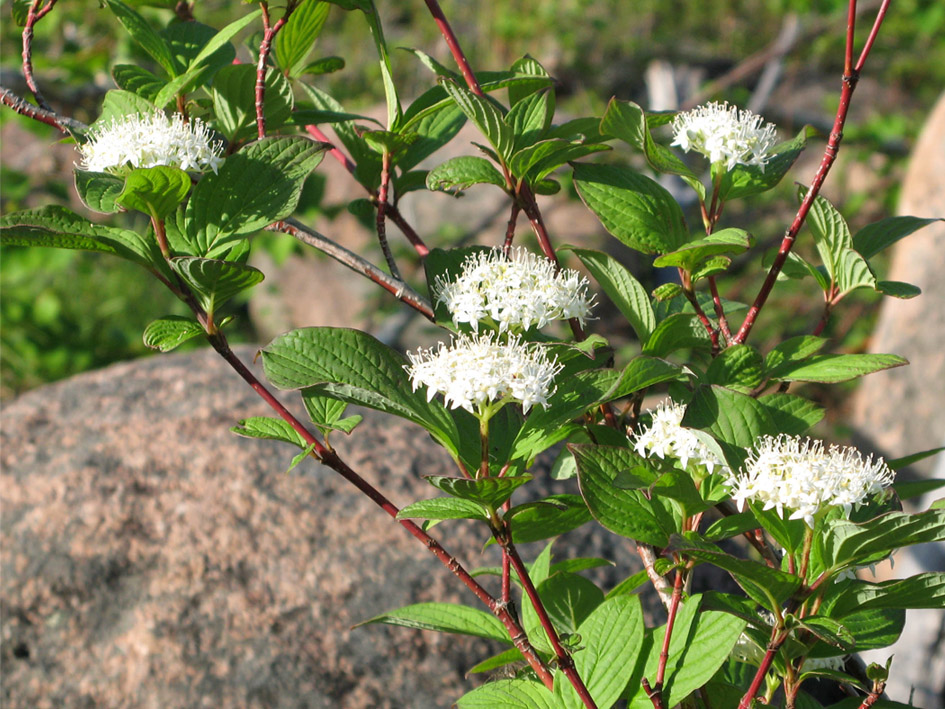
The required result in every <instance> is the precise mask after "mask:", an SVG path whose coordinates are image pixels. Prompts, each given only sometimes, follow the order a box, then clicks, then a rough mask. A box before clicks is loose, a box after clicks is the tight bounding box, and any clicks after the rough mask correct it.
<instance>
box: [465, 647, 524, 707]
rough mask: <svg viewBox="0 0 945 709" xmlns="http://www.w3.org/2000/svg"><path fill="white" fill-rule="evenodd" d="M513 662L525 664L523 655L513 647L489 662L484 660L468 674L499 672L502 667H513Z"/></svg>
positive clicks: (493, 657) (494, 656) (469, 670)
mask: <svg viewBox="0 0 945 709" xmlns="http://www.w3.org/2000/svg"><path fill="white" fill-rule="evenodd" d="M513 662H515V663H519V662H525V658H524V657H523V656H522V653H521V652H519V650H518V648H514V647H511V648H509V649H508V650H505V651H504V652H500V653H499V654H498V655H493V656H492V657H490V658H489V659H488V660H483V661H482V662H480V663H479V664H478V665H476V666H475V667H471V668H470V669H468V670H466V674H467V675H475V674H479V673H481V672H492V671H493V670H497V669H499V668H500V667H505V666H506V665H511V664H512V663H513ZM486 686H488V685H486ZM489 706H490V707H491V706H493V705H491V704H490V705H489Z"/></svg>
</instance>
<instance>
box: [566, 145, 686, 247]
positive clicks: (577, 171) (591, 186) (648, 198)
mask: <svg viewBox="0 0 945 709" xmlns="http://www.w3.org/2000/svg"><path fill="white" fill-rule="evenodd" d="M574 184H575V186H576V187H577V190H578V194H579V195H580V196H581V199H583V200H584V203H585V204H586V205H587V206H588V208H589V209H590V210H591V211H592V212H594V214H596V215H597V217H598V218H599V219H600V220H601V223H602V224H603V225H604V228H605V229H607V231H609V232H610V233H611V234H613V235H614V236H615V237H617V239H619V240H620V241H622V242H623V243H624V244H626V245H627V246H629V247H630V248H632V249H636V250H637V251H642V252H643V253H647V254H652V253H666V252H667V251H673V250H674V249H677V248H679V247H680V246H682V245H683V244H685V243H686V241H688V239H689V230H688V229H687V227H686V223H685V220H684V219H683V214H682V210H681V209H680V207H679V205H678V204H677V203H676V200H675V199H673V197H672V195H671V194H670V193H669V192H667V191H666V189H665V188H663V187H661V186H660V185H659V184H657V183H656V182H654V181H653V180H651V179H650V178H649V177H644V176H643V175H640V174H639V173H636V172H634V171H633V170H630V169H629V168H625V167H619V166H616V165H591V164H585V163H576V164H575V165H574Z"/></svg>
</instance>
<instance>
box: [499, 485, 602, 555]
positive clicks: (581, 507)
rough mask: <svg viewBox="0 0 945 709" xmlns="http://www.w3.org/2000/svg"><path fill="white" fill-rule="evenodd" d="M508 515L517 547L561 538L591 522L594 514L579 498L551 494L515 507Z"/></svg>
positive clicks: (513, 539) (576, 496)
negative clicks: (559, 536) (562, 535)
mask: <svg viewBox="0 0 945 709" xmlns="http://www.w3.org/2000/svg"><path fill="white" fill-rule="evenodd" d="M505 516H506V519H511V520H512V541H513V542H515V543H516V544H527V543H529V542H538V541H542V540H544V539H550V538H551V537H557V536H558V535H559V534H564V533H566V532H570V531H571V530H572V529H577V528H578V527H580V526H581V525H583V524H585V523H586V522H590V521H591V513H590V512H589V511H588V509H587V505H586V504H584V500H583V499H582V498H581V497H579V496H578V495H551V496H549V497H546V498H544V499H542V500H539V501H538V502H528V503H525V504H523V505H518V506H516V507H513V508H512V509H511V510H509V511H508V512H507V513H506V515H505Z"/></svg>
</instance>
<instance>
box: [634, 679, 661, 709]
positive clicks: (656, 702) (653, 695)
mask: <svg viewBox="0 0 945 709" xmlns="http://www.w3.org/2000/svg"><path fill="white" fill-rule="evenodd" d="M640 686H642V687H643V691H644V692H646V696H647V697H649V699H650V701H651V702H652V703H653V709H666V705H665V704H663V695H662V694H661V693H660V691H659V689H654V688H653V687H651V686H650V683H649V682H647V680H646V677H644V678H642V679H641V680H640Z"/></svg>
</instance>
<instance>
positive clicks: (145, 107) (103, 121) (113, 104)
mask: <svg viewBox="0 0 945 709" xmlns="http://www.w3.org/2000/svg"><path fill="white" fill-rule="evenodd" d="M156 110H157V106H155V105H154V104H153V103H151V102H150V101H148V100H147V99H145V98H142V97H141V96H138V95H137V94H133V93H131V92H130V91H123V90H121V89H112V90H111V91H108V92H106V94H105V98H104V99H103V100H102V112H101V113H100V114H99V117H98V118H96V119H95V123H93V124H92V125H91V126H90V127H91V128H92V129H94V128H96V127H99V126H104V125H107V124H109V123H110V122H111V121H112V119H116V120H117V119H121V118H122V116H129V115H134V114H142V115H151V114H153V113H154V112H155V111H156Z"/></svg>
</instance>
